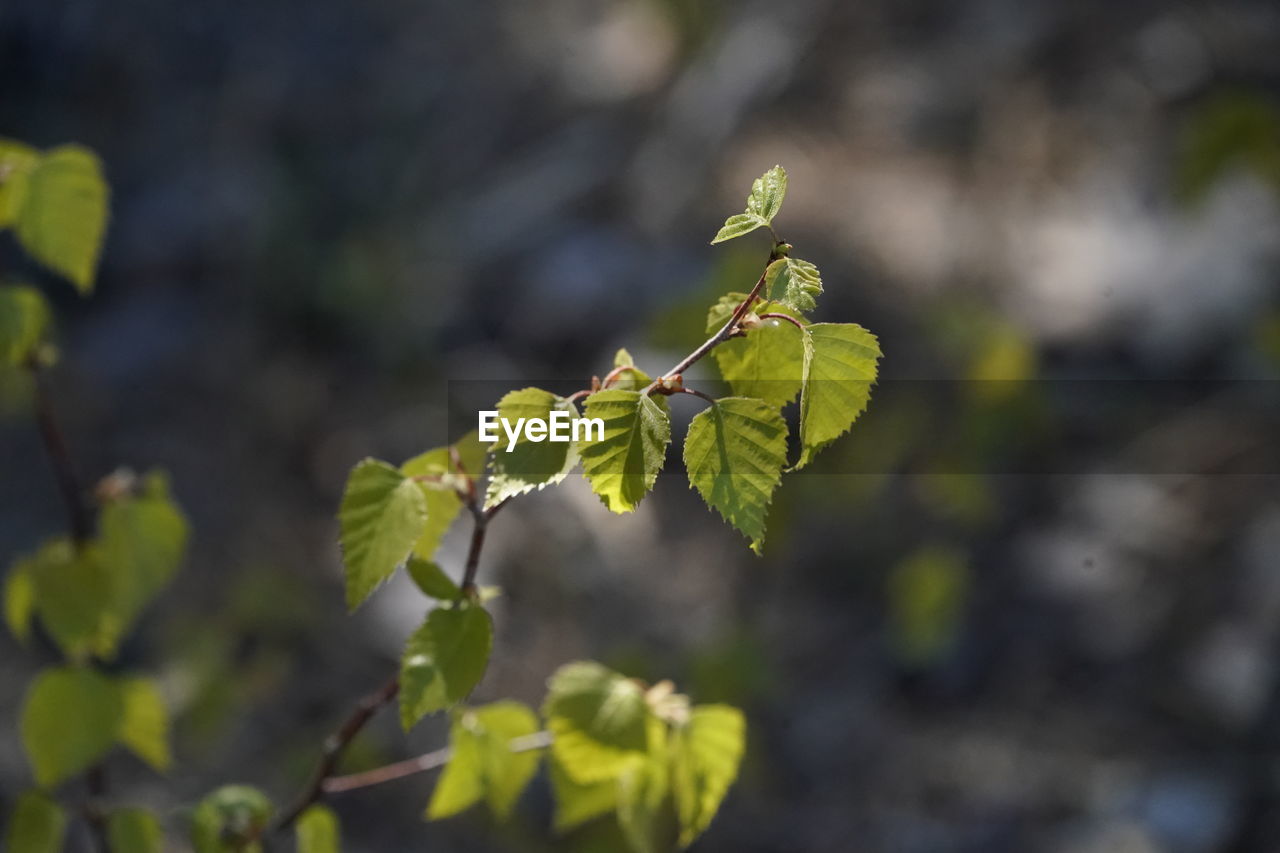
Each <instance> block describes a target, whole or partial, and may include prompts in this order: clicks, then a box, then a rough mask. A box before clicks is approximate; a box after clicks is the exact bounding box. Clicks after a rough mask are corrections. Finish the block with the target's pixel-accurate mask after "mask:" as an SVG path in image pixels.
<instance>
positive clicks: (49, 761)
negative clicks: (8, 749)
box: [20, 667, 124, 788]
mask: <svg viewBox="0 0 1280 853" xmlns="http://www.w3.org/2000/svg"><path fill="white" fill-rule="evenodd" d="M123 719H124V700H123V698H122V697H121V695H120V690H119V687H118V686H117V685H116V683H115V682H114V681H112V680H111V679H110V678H108V677H107V676H105V675H103V674H102V673H100V672H96V671H94V670H91V669H76V668H71V667H65V668H62V669H46V670H45V671H44V672H42V673H40V675H38V676H36V679H35V681H34V682H32V684H31V687H30V689H28V691H27V697H26V701H25V702H24V704H23V707H22V721H21V724H20V728H21V730H22V745H23V748H24V749H25V750H26V753H27V758H28V760H29V761H30V762H31V766H32V769H33V770H34V771H35V777H36V784H38V785H40V786H41V787H45V788H48V787H51V786H53V785H56V784H58V783H59V782H61V781H62V780H63V779H66V778H68V777H70V776H74V775H75V774H77V773H79V772H81V771H82V770H84V769H86V768H88V767H89V766H90V765H91V764H93V763H94V762H95V761H97V760H98V759H99V758H101V757H102V756H103V755H105V754H106V752H107V750H109V749H110V748H111V746H112V744H114V743H115V742H116V736H117V733H118V732H119V730H120V723H121V721H122V720H123Z"/></svg>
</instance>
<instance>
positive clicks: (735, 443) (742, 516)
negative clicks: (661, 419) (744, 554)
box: [684, 397, 787, 554]
mask: <svg viewBox="0 0 1280 853" xmlns="http://www.w3.org/2000/svg"><path fill="white" fill-rule="evenodd" d="M684 464H685V468H686V469H687V470H688V472H689V484H690V485H691V486H692V487H693V488H695V489H697V490H698V494H700V495H702V499H703V500H704V501H706V502H707V505H708V506H710V507H711V508H712V509H714V510H715V511H716V512H718V513H720V515H722V516H723V517H724V520H725V521H727V522H729V523H730V524H732V525H733V526H734V527H736V528H738V530H740V531H741V532H742V533H743V535H744V536H746V537H747V539H749V540H750V541H751V550H753V551H755V552H756V553H757V554H759V553H760V549H761V547H762V546H763V544H764V526H765V525H764V519H765V514H766V513H767V512H768V510H769V501H770V500H771V499H772V497H773V491H774V489H776V488H777V487H778V483H780V482H781V481H782V469H783V467H784V466H785V465H786V464H787V423H786V421H784V420H783V419H782V415H781V414H779V412H778V410H777V409H774V408H772V407H771V406H769V404H768V403H765V402H764V401H763V400H754V399H751V398H749V397H725V398H723V399H720V400H716V402H715V403H714V404H713V405H712V406H711V407H710V408H709V409H706V410H705V411H702V412H699V413H698V414H697V415H695V416H694V418H693V420H692V421H690V423H689V432H688V434H687V436H686V437H685V442H684Z"/></svg>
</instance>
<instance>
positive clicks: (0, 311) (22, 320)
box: [0, 285, 51, 367]
mask: <svg viewBox="0 0 1280 853" xmlns="http://www.w3.org/2000/svg"><path fill="white" fill-rule="evenodd" d="M50 316H51V315H50V312H49V303H48V302H46V301H45V298H44V296H43V295H41V293H40V291H38V290H36V289H35V288H33V287H26V286H24V285H12V286H8V287H0V367H5V366H8V367H20V366H22V365H23V364H25V363H26V362H27V361H28V360H29V359H30V358H31V357H32V356H33V355H34V354H35V353H36V351H37V350H38V349H39V347H40V345H41V344H42V343H44V341H45V336H46V334H47V333H48V330H49V325H50Z"/></svg>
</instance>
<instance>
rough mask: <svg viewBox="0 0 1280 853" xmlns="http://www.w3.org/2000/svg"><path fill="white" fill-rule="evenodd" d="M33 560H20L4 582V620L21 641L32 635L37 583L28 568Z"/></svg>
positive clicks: (24, 641)
mask: <svg viewBox="0 0 1280 853" xmlns="http://www.w3.org/2000/svg"><path fill="white" fill-rule="evenodd" d="M30 563H31V561H30V560H29V559H27V560H19V561H18V562H16V563H14V565H13V568H12V569H10V570H9V576H8V577H6V578H5V582H4V621H5V624H6V625H8V626H9V633H11V634H13V637H14V639H15V640H17V641H18V642H19V643H26V642H27V639H28V638H29V637H30V636H31V617H32V615H33V614H34V613H35V609H36V585H35V582H34V581H33V580H32V579H31V571H30V569H29V568H28V567H29V565H30Z"/></svg>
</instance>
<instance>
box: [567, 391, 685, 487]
mask: <svg viewBox="0 0 1280 853" xmlns="http://www.w3.org/2000/svg"><path fill="white" fill-rule="evenodd" d="M586 417H587V418H600V419H601V420H603V421H604V437H603V439H602V440H598V441H595V440H593V441H585V442H583V443H582V445H581V453H582V462H583V473H584V474H585V476H586V478H587V480H588V481H589V482H590V484H591V490H592V491H594V492H595V493H596V494H597V495H599V496H600V499H601V500H602V501H604V505H605V506H607V507H608V508H609V509H610V510H611V511H613V512H630V511H631V510H633V509H635V508H636V506H637V505H638V504H639V503H640V500H641V499H642V498H643V497H644V496H645V495H646V494H648V492H649V490H650V489H652V488H653V484H654V482H655V481H656V480H657V479H658V472H659V471H660V470H662V464H663V462H664V461H665V460H666V453H667V445H668V444H669V443H670V442H671V419H670V418H669V417H668V416H667V413H666V412H665V411H663V410H662V408H661V407H660V406H659V405H658V404H657V403H655V402H654V401H653V400H652V399H651V398H649V397H648V396H645V395H643V394H640V393H639V392H636V391H621V390H616V389H609V390H606V391H598V392H597V393H595V394H592V395H591V396H590V397H588V398H587V405H586ZM594 437H595V436H593V438H594Z"/></svg>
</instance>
